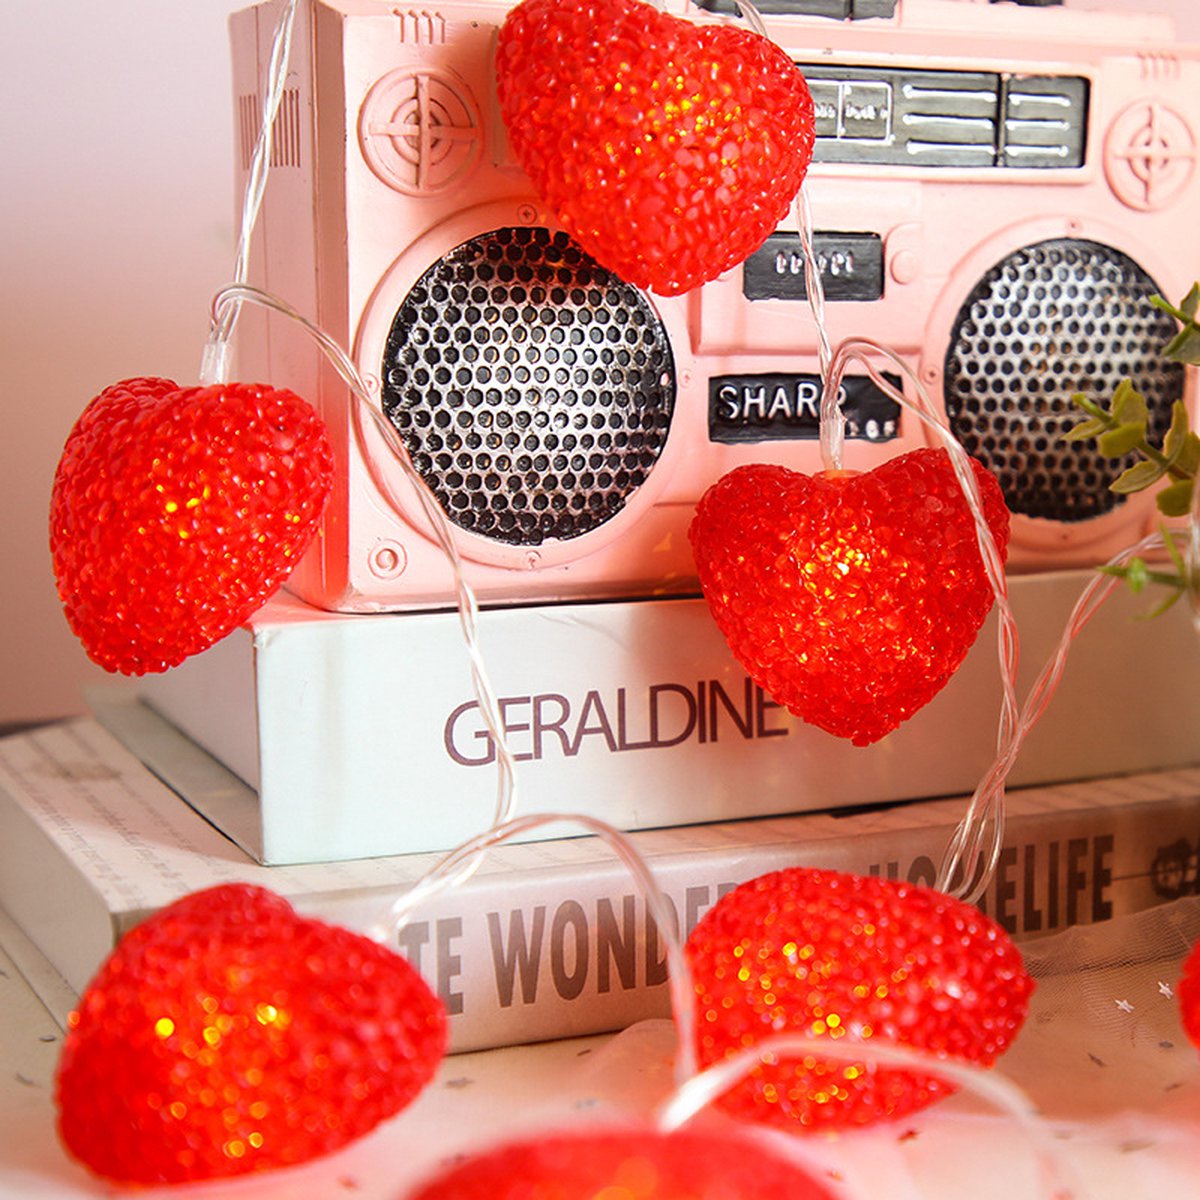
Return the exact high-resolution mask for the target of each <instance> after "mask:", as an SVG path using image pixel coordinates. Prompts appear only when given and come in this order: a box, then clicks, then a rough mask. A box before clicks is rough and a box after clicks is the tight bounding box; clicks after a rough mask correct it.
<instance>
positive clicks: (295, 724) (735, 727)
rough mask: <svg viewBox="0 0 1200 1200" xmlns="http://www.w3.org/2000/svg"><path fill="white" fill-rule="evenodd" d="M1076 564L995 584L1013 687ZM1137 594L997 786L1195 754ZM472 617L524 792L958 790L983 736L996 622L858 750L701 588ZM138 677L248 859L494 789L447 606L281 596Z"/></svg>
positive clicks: (984, 757) (605, 796) (1178, 673)
mask: <svg viewBox="0 0 1200 1200" xmlns="http://www.w3.org/2000/svg"><path fill="white" fill-rule="evenodd" d="M1094 578H1095V576H1094V573H1093V572H1090V571H1063V572H1051V573H1048V574H1044V575H1035V576H1023V577H1014V578H1013V579H1012V580H1011V581H1010V593H1011V600H1012V605H1013V611H1014V614H1015V616H1016V618H1017V622H1018V624H1019V626H1020V631H1021V670H1020V673H1019V677H1018V684H1017V691H1018V695H1024V693H1025V691H1026V689H1027V688H1028V687H1029V685H1030V683H1031V682H1032V681H1033V679H1034V678H1035V677H1036V675H1037V674H1038V672H1039V671H1040V670H1041V669H1042V667H1043V665H1044V664H1045V662H1046V661H1047V659H1048V658H1049V657H1050V656H1051V654H1052V653H1053V652H1054V651H1055V650H1056V648H1057V646H1058V642H1059V638H1060V637H1061V635H1062V632H1063V629H1064V627H1065V626H1066V624H1067V620H1068V618H1069V616H1070V614H1071V610H1072V607H1073V606H1074V604H1075V603H1076V601H1077V600H1078V599H1079V596H1080V594H1081V592H1082V591H1083V588H1084V586H1085V585H1086V584H1087V583H1088V582H1089V581H1091V580H1092V579H1094ZM1148 604H1149V602H1148V601H1147V599H1146V597H1144V596H1140V597H1139V596H1133V595H1131V594H1129V592H1128V589H1125V588H1123V587H1122V588H1118V589H1117V590H1116V591H1115V592H1114V593H1113V595H1112V597H1111V598H1110V599H1109V601H1108V602H1107V603H1106V604H1105V605H1104V606H1103V607H1102V608H1101V609H1100V611H1099V612H1098V613H1097V614H1096V615H1095V616H1094V617H1093V619H1092V620H1091V621H1090V623H1089V624H1088V625H1087V627H1086V628H1085V629H1084V630H1083V631H1082V633H1081V634H1080V635H1079V637H1078V638H1077V639H1076V641H1075V644H1074V646H1073V647H1072V649H1071V653H1070V656H1069V658H1068V661H1067V669H1066V673H1065V675H1064V676H1063V679H1062V683H1061V685H1060V687H1059V690H1058V693H1057V695H1056V696H1055V698H1054V700H1053V702H1052V703H1051V705H1050V707H1049V709H1048V711H1047V712H1046V714H1045V715H1044V716H1043V718H1042V720H1041V722H1040V723H1039V724H1038V725H1037V726H1036V727H1035V728H1034V730H1033V732H1032V734H1031V736H1030V737H1029V738H1028V740H1027V741H1026V743H1025V745H1024V746H1023V747H1022V750H1021V754H1020V757H1019V758H1018V760H1017V762H1016V766H1015V770H1014V774H1013V778H1012V783H1013V784H1014V785H1015V786H1020V787H1027V786H1030V785H1032V784H1042V783H1052V782H1056V781H1059V780H1069V779H1081V778H1084V777H1099V776H1104V775H1116V774H1127V773H1129V772H1131V771H1145V770H1153V769H1157V768H1162V767H1176V766H1183V765H1186V764H1188V763H1193V762H1200V717H1198V713H1200V710H1198V709H1197V706H1196V704H1195V703H1194V688H1195V685H1194V684H1193V683H1192V680H1194V679H1200V638H1197V637H1196V635H1195V632H1194V631H1193V629H1192V627H1191V622H1190V620H1189V619H1188V616H1189V615H1188V613H1187V612H1185V611H1184V608H1185V606H1184V605H1176V610H1177V611H1172V612H1170V613H1167V614H1166V615H1165V616H1164V617H1163V618H1162V619H1161V620H1156V621H1144V620H1138V617H1139V615H1140V614H1142V613H1143V612H1144V611H1145V610H1146V608H1147V607H1148ZM479 631H480V639H481V648H482V651H483V656H484V659H485V661H486V662H487V664H488V667H489V670H490V672H491V676H492V682H493V684H494V687H495V691H496V695H497V697H498V698H499V701H500V705H501V708H502V710H503V720H504V723H505V725H506V727H507V730H508V742H509V745H510V747H511V749H512V751H513V753H514V755H515V756H516V758H517V760H518V762H517V770H518V776H519V783H520V791H521V797H522V799H521V804H522V806H523V807H524V808H525V809H526V810H527V811H533V810H543V811H544V810H551V809H553V810H559V809H562V808H564V807H569V808H570V810H571V811H572V812H576V813H581V814H586V815H590V816H593V817H599V818H601V819H603V820H605V821H608V822H609V823H610V824H612V825H615V826H617V827H618V828H621V829H653V828H658V827H662V826H665V825H684V824H702V823H707V822H712V821H730V820H738V819H741V818H746V817H762V816H771V815H775V814H778V813H795V812H802V811H812V810H821V811H824V810H828V809H831V808H837V807H842V806H845V807H853V806H857V805H862V804H871V803H879V802H883V801H891V800H916V799H923V798H929V797H936V796H953V795H957V794H959V793H961V792H970V791H972V790H973V789H974V788H975V785H976V784H977V783H978V781H979V779H980V778H981V777H982V776H983V774H984V773H985V772H986V771H987V769H988V767H989V766H990V765H991V762H992V759H993V756H994V754H995V745H996V725H997V719H998V715H999V712H1000V698H1001V687H1000V674H999V670H998V666H997V648H996V629H995V619H994V617H993V618H990V619H989V620H988V622H987V624H986V625H985V627H984V629H983V631H982V632H981V634H980V636H979V640H978V641H977V642H976V644H975V646H974V647H973V649H972V650H971V653H970V654H969V655H968V657H967V659H966V661H965V662H964V663H963V665H962V667H961V668H960V669H959V671H958V672H957V673H956V674H955V676H954V677H953V678H952V679H951V680H950V682H949V683H948V685H947V686H946V688H945V689H944V690H943V691H942V692H941V693H940V694H939V695H938V696H936V697H934V699H933V701H932V702H931V703H930V704H929V705H927V706H926V707H925V708H924V709H922V710H921V711H920V712H918V713H917V714H915V716H913V717H912V719H911V720H909V721H907V722H905V724H904V725H902V726H901V727H900V728H899V729H897V730H896V731H895V732H894V733H892V734H889V735H888V736H887V737H886V738H884V739H883V740H881V741H880V742H878V743H876V744H875V745H873V746H868V747H858V746H853V745H851V744H850V743H849V742H847V741H844V740H842V739H840V738H836V737H833V736H831V735H830V734H827V733H825V732H823V731H822V730H819V729H816V728H814V727H813V726H811V725H805V724H804V723H802V722H801V721H799V720H798V719H797V718H795V717H793V716H792V715H791V714H790V713H788V712H787V710H786V709H784V708H781V707H780V706H779V705H777V704H775V703H774V702H773V701H772V700H771V699H770V697H768V696H766V695H765V694H764V693H763V691H762V690H761V689H760V688H757V687H755V686H754V685H753V684H752V682H751V681H750V680H749V679H748V678H747V676H746V674H745V672H744V671H743V670H742V668H741V667H740V665H739V664H738V663H737V662H736V661H735V660H734V658H733V656H732V655H731V654H730V652H729V648H728V647H727V646H726V644H725V641H724V639H723V638H722V636H721V634H720V631H719V630H718V629H717V627H716V624H715V623H714V622H713V619H712V617H711V615H710V614H709V611H708V607H707V605H706V604H705V602H704V601H703V600H698V599H682V600H642V601H636V602H629V603H597V604H559V605H534V606H529V607H510V608H505V609H491V610H487V611H485V612H483V613H482V614H481V615H480V619H479ZM138 689H139V694H140V695H141V696H142V698H143V699H145V700H146V701H147V703H149V704H150V705H151V706H152V707H154V708H155V709H156V710H157V711H158V712H160V713H162V714H163V715H164V716H166V717H167V718H168V719H169V720H171V721H172V722H174V723H175V724H176V725H177V726H178V727H179V728H180V729H181V730H183V732H184V733H186V734H187V735H188V736H189V737H191V738H192V739H193V740H195V741H196V742H198V743H199V744H200V745H202V746H204V747H205V749H207V750H208V751H209V752H210V753H211V754H213V755H214V756H215V757H216V758H217V759H218V760H220V761H221V762H222V763H224V764H225V765H226V766H227V767H229V768H230V769H231V770H232V771H233V772H235V773H236V774H237V775H238V777H239V778H240V779H242V780H243V781H244V782H245V783H247V784H248V785H249V786H250V788H251V789H252V790H251V791H250V792H249V793H248V795H249V796H250V799H249V801H248V802H247V804H246V805H245V806H243V807H241V808H240V809H239V808H236V807H235V806H230V805H225V806H223V807H222V808H221V809H220V810H219V811H218V810H213V811H212V812H211V813H210V815H212V816H213V819H214V820H215V821H217V823H218V824H220V825H221V827H222V828H223V829H225V830H226V832H228V833H229V834H230V836H231V837H234V838H235V839H236V840H237V841H238V843H239V844H240V845H242V846H243V847H244V848H245V849H246V850H248V851H249V852H250V853H251V854H253V855H254V856H255V857H256V858H258V859H259V860H260V861H263V862H269V863H296V862H306V861H314V860H321V861H328V860H329V859H332V858H361V857H364V856H366V855H375V854H408V853H421V852H424V851H427V850H429V851H444V850H447V849H449V848H450V847H452V846H455V845H458V844H459V843H460V842H462V841H465V840H466V839H467V838H468V837H470V836H471V835H472V834H473V833H475V832H477V831H478V830H479V829H480V827H481V826H482V825H484V824H486V823H487V822H488V821H489V820H490V815H491V813H492V810H493V808H494V806H495V793H496V767H495V764H494V757H495V748H494V746H493V745H492V743H491V741H490V739H489V737H488V735H487V733H486V730H485V729H484V727H483V724H482V721H481V720H480V716H479V710H478V706H477V705H476V703H475V699H474V693H473V691H472V688H471V681H470V675H469V670H468V660H467V655H466V651H465V649H464V647H463V643H462V639H461V635H460V631H459V624H458V618H457V616H456V615H455V614H453V613H445V612H422V613H379V614H364V613H349V614H348V613H328V612H320V611H318V610H317V609H314V608H311V607H309V606H307V605H305V604H303V603H302V602H300V601H299V600H297V599H296V598H295V597H293V596H289V595H287V594H286V593H280V594H279V595H278V596H277V597H275V598H274V599H273V600H271V601H270V602H269V603H268V604H267V605H266V606H265V607H264V608H263V609H262V610H261V611H260V612H259V613H257V614H256V615H255V616H254V618H253V619H252V620H251V621H250V622H249V624H248V625H247V626H246V627H245V628H242V629H238V630H236V631H235V632H234V633H232V634H230V636H229V637H227V638H225V639H224V640H223V641H221V642H219V643H218V644H217V645H215V646H213V647H212V648H211V649H209V650H207V651H205V652H204V653H203V654H200V655H197V656H196V657H194V658H192V659H189V660H188V661H187V662H185V663H183V664H182V665H181V666H179V667H176V668H175V669H173V670H171V671H168V672H166V673H165V674H163V675H151V676H146V677H145V678H143V679H141V680H140V681H139V683H138ZM1114 705H1116V706H1117V709H1118V712H1117V713H1115V712H1114ZM1118 714H1119V715H1118Z"/></svg>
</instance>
